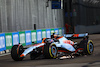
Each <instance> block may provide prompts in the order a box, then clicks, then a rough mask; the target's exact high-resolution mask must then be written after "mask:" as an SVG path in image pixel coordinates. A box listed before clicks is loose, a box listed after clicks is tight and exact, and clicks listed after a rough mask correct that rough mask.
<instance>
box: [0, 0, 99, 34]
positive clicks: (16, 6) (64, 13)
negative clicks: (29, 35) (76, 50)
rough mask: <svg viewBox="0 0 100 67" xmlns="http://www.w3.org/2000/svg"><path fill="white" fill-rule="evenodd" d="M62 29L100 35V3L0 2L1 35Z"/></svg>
mask: <svg viewBox="0 0 100 67" xmlns="http://www.w3.org/2000/svg"><path fill="white" fill-rule="evenodd" d="M34 26H36V29H48V28H62V27H64V29H65V33H84V32H88V33H99V32H100V29H99V28H100V0H0V32H14V31H23V30H33V29H34Z"/></svg>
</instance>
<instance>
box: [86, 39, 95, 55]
mask: <svg viewBox="0 0 100 67" xmlns="http://www.w3.org/2000/svg"><path fill="white" fill-rule="evenodd" d="M84 51H85V53H86V54H89V55H91V54H92V53H93V51H94V45H93V42H92V40H89V41H88V42H87V44H86V45H85V50H84Z"/></svg>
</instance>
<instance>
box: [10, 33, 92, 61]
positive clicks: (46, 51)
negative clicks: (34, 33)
mask: <svg viewBox="0 0 100 67" xmlns="http://www.w3.org/2000/svg"><path fill="white" fill-rule="evenodd" d="M75 35H76V34H74V35H71V36H70V37H71V38H75ZM76 37H77V36H76ZM93 50H94V46H93V42H92V40H89V39H88V36H87V35H86V36H85V35H83V40H81V41H80V43H77V42H73V41H71V40H69V39H67V38H66V36H59V35H55V37H54V38H43V39H42V43H39V44H35V45H33V46H31V47H29V48H23V46H22V45H21V44H18V45H14V46H13V47H12V49H11V57H12V59H13V60H15V61H21V60H23V58H24V57H25V56H26V55H27V54H30V58H31V59H32V60H34V59H36V58H37V57H39V56H40V55H43V57H44V58H58V57H60V56H61V55H64V54H65V55H80V54H81V55H84V54H89V55H91V54H92V53H93Z"/></svg>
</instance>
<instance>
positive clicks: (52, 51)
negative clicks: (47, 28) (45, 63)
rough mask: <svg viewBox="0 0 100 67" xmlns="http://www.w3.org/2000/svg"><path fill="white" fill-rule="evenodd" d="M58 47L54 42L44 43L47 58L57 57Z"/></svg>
mask: <svg viewBox="0 0 100 67" xmlns="http://www.w3.org/2000/svg"><path fill="white" fill-rule="evenodd" d="M57 53H58V49H57V47H56V45H55V44H54V43H46V45H44V50H43V55H44V57H45V58H56V57H57Z"/></svg>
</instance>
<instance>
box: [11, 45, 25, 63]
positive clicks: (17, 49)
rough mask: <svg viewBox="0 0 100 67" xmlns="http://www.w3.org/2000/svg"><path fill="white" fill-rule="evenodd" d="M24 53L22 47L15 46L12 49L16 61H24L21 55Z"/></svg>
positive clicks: (12, 55)
mask: <svg viewBox="0 0 100 67" xmlns="http://www.w3.org/2000/svg"><path fill="white" fill-rule="evenodd" d="M23 52H24V49H23V46H22V45H20V46H18V45H14V46H13V47H12V49H11V57H12V59H13V60H15V61H22V60H23V57H20V55H21V54H22V53H23Z"/></svg>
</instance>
